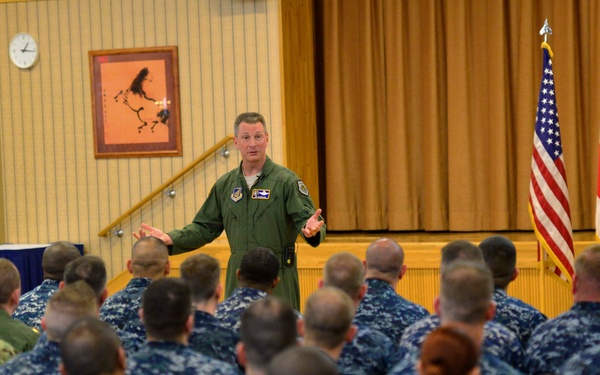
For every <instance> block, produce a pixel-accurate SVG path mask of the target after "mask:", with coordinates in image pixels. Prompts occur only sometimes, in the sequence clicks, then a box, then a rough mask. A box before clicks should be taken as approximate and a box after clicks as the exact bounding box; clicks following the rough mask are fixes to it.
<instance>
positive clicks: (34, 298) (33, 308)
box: [12, 279, 60, 330]
mask: <svg viewBox="0 0 600 375" xmlns="http://www.w3.org/2000/svg"><path fill="white" fill-rule="evenodd" d="M58 284H60V281H58V280H50V279H45V280H44V281H43V282H42V283H41V284H40V285H38V286H36V287H35V288H33V289H32V290H30V291H29V292H27V293H25V294H23V295H22V296H21V298H19V306H17V309H16V310H15V312H14V313H13V315H12V317H13V319H17V320H20V321H21V322H23V323H25V324H27V325H28V326H30V327H34V328H37V329H38V330H41V329H42V324H41V321H42V317H43V316H44V312H45V311H46V305H47V304H48V300H49V299H50V297H52V296H53V295H54V293H56V292H58Z"/></svg>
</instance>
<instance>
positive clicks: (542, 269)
mask: <svg viewBox="0 0 600 375" xmlns="http://www.w3.org/2000/svg"><path fill="white" fill-rule="evenodd" d="M548 34H550V35H552V29H551V28H550V26H549V25H548V19H547V18H546V20H545V21H544V26H542V28H541V29H540V35H543V36H544V44H547V43H548ZM538 249H539V250H541V251H540V252H539V254H540V310H541V311H544V312H545V313H547V311H546V281H545V277H546V249H544V247H543V246H541V245H540V243H539V242H538Z"/></svg>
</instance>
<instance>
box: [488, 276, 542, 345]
mask: <svg viewBox="0 0 600 375" xmlns="http://www.w3.org/2000/svg"><path fill="white" fill-rule="evenodd" d="M494 301H495V302H496V315H495V316H494V321H495V322H498V323H500V324H502V325H503V326H505V327H506V328H508V329H510V330H511V331H513V332H514V333H515V334H516V335H517V337H518V338H519V340H520V341H521V344H523V347H526V346H527V342H528V341H529V338H530V337H531V334H532V333H533V330H534V329H535V328H536V327H537V326H539V325H540V324H542V323H544V322H545V321H546V320H548V318H546V316H545V315H544V314H542V313H541V312H539V311H538V310H537V309H536V308H535V307H533V306H531V305H528V304H526V303H525V302H523V301H521V300H520V299H517V298H514V297H511V296H509V295H508V294H507V293H506V290H504V289H502V288H496V289H495V290H494Z"/></svg>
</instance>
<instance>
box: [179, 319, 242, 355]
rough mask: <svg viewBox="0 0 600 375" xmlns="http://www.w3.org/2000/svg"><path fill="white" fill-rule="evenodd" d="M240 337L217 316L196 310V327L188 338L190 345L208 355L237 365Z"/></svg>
mask: <svg viewBox="0 0 600 375" xmlns="http://www.w3.org/2000/svg"><path fill="white" fill-rule="evenodd" d="M238 341H239V337H238V336H237V335H236V334H235V333H234V332H233V330H232V329H230V328H225V327H223V326H222V325H221V324H219V321H218V320H217V318H215V317H214V316H213V315H211V314H209V313H207V312H204V311H196V313H195V315H194V329H193V330H192V334H191V335H190V338H189V340H188V343H189V347H190V348H192V349H194V350H195V351H197V352H199V353H202V354H204V355H206V356H208V357H211V358H214V359H218V360H220V361H223V362H227V363H230V364H232V365H236V366H237V356H236V354H235V345H236V344H237V342H238Z"/></svg>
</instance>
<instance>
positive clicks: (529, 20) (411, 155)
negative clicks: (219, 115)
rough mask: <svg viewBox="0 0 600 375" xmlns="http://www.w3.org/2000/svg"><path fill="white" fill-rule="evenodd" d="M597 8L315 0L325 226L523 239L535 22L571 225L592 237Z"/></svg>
mask: <svg viewBox="0 0 600 375" xmlns="http://www.w3.org/2000/svg"><path fill="white" fill-rule="evenodd" d="M597 3H598V2H597V1H596V0H581V1H567V0H560V1H559V0H544V1H539V0H538V1H534V0H519V1H515V0H504V1H500V0H498V1H483V0H471V1H467V0H405V1H401V0H387V1H386V0H315V20H316V45H317V54H316V67H317V69H316V71H317V73H316V77H317V98H318V103H317V105H318V108H319V111H318V112H319V118H318V124H319V129H320V130H319V131H320V134H321V136H322V137H321V140H320V142H321V145H320V146H321V148H320V150H321V151H322V158H323V157H324V160H325V168H324V172H322V173H324V175H325V177H324V179H325V191H326V207H325V208H326V211H325V215H326V219H327V226H328V229H331V230H394V231H396V230H397V231H402V230H428V231H446V230H450V231H480V230H486V231H487V230H492V231H494V230H531V222H530V219H529V214H528V210H527V202H528V198H529V175H530V170H531V153H532V143H533V128H534V122H535V115H536V106H537V99H538V92H539V88H540V80H541V75H542V72H541V69H542V50H541V48H540V46H541V43H542V41H543V37H541V36H540V35H539V30H540V28H541V27H542V25H543V23H544V19H546V18H548V20H549V23H550V27H551V28H552V29H553V31H554V34H553V35H552V36H550V37H549V40H548V41H549V43H550V45H551V46H552V49H553V51H554V59H553V62H554V74H555V84H556V92H557V94H556V96H557V105H558V113H559V115H560V119H561V121H560V124H561V129H562V141H563V148H564V150H565V151H564V152H565V163H566V170H567V179H568V184H569V193H570V201H571V214H572V220H573V228H574V229H586V228H592V227H593V216H594V211H595V202H596V198H595V197H596V193H595V192H596V170H597V160H598V154H597V150H598V128H599V127H598V120H599V119H600V73H599V70H600V38H599V37H598V36H600V5H598V4H597Z"/></svg>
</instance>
